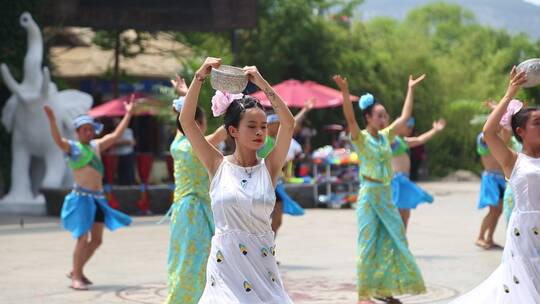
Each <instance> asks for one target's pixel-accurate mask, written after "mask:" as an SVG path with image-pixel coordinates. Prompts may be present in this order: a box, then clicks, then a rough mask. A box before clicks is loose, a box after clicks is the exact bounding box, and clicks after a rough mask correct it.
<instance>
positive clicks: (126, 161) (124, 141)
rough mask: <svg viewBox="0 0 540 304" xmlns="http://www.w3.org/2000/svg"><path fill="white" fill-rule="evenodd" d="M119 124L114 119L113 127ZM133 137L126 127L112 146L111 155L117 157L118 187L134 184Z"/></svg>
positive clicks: (131, 131) (117, 120)
mask: <svg viewBox="0 0 540 304" xmlns="http://www.w3.org/2000/svg"><path fill="white" fill-rule="evenodd" d="M119 123H120V120H119V119H115V125H118V124H119ZM135 145H136V141H135V137H134V136H133V130H132V129H130V128H129V127H127V128H126V129H125V130H124V132H123V133H122V135H120V138H119V139H118V141H117V142H116V143H115V145H114V149H113V150H112V151H111V153H113V154H115V155H117V156H118V170H117V174H118V175H117V177H118V180H117V183H118V185H134V184H135V183H136V182H135V149H134V148H135Z"/></svg>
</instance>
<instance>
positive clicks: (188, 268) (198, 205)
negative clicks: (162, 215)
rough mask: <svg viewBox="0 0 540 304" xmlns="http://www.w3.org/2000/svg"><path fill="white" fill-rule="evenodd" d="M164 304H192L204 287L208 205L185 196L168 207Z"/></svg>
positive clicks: (211, 231)
mask: <svg viewBox="0 0 540 304" xmlns="http://www.w3.org/2000/svg"><path fill="white" fill-rule="evenodd" d="M169 212H170V213H171V223H170V229H171V234H170V241H169V258H168V263H167V264H168V274H169V275H168V276H169V278H168V287H169V293H168V296H167V299H166V300H165V303H168V304H176V303H182V304H196V303H198V302H199V298H200V297H201V295H202V293H203V291H204V287H205V285H206V264H207V261H208V255H209V254H210V248H211V241H212V236H213V235H214V218H213V215H212V210H211V207H210V202H209V201H207V200H204V199H201V198H199V197H197V196H195V195H187V196H184V197H182V198H181V199H180V201H178V202H175V203H173V204H172V206H171V208H170V210H169Z"/></svg>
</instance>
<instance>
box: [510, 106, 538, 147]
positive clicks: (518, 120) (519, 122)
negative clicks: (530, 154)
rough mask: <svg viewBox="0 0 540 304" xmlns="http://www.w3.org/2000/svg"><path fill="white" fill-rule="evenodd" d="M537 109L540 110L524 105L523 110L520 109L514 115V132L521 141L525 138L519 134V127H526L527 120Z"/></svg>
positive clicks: (512, 122) (512, 124) (512, 123)
mask: <svg viewBox="0 0 540 304" xmlns="http://www.w3.org/2000/svg"><path fill="white" fill-rule="evenodd" d="M535 111H538V108H529V107H524V108H521V110H519V111H518V112H517V113H516V114H514V115H512V120H511V122H510V124H511V126H512V132H513V133H514V136H515V137H516V139H517V140H518V141H519V142H520V143H523V138H521V136H519V135H518V134H517V128H524V127H525V125H526V124H527V121H528V120H529V118H530V117H531V114H532V113H533V112H535Z"/></svg>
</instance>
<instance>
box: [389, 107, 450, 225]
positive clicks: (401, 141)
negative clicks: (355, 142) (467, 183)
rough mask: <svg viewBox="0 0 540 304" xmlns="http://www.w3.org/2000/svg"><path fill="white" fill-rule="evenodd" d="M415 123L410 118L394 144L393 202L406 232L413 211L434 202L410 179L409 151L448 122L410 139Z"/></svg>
mask: <svg viewBox="0 0 540 304" xmlns="http://www.w3.org/2000/svg"><path fill="white" fill-rule="evenodd" d="M414 123H415V121H414V118H412V117H411V118H409V120H408V121H407V124H406V126H404V127H402V128H399V129H398V130H397V136H396V138H395V139H394V141H393V142H392V169H393V170H394V178H393V179H392V201H393V202H394V204H395V205H396V207H398V209H399V214H400V215H401V219H402V220H403V224H404V225H405V230H407V226H408V224H409V219H410V217H411V209H415V208H416V206H418V205H419V204H421V203H432V202H433V197H432V196H431V195H430V194H429V193H427V192H425V191H424V190H422V189H421V188H420V187H418V186H417V185H416V184H415V183H413V182H412V181H411V180H410V179H409V173H410V170H411V157H410V155H409V149H410V148H414V147H416V146H420V145H423V144H425V143H426V142H428V141H429V140H430V139H431V138H433V136H435V135H436V134H437V133H439V132H441V131H442V130H443V129H444V128H445V126H446V121H444V120H443V119H439V120H437V121H434V122H433V128H432V129H431V130H429V131H427V132H425V133H423V134H421V135H420V136H417V137H410V135H411V134H412V129H413V127H414Z"/></svg>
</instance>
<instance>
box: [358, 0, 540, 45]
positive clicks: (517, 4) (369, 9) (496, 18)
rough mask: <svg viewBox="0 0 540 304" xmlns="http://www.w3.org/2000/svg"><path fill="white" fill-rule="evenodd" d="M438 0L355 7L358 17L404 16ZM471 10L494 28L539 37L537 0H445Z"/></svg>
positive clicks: (389, 0)
mask: <svg viewBox="0 0 540 304" xmlns="http://www.w3.org/2000/svg"><path fill="white" fill-rule="evenodd" d="M433 2H440V0H365V1H364V3H363V4H362V5H361V6H360V7H359V9H358V15H359V16H360V17H361V18H362V19H371V18H373V17H376V16H389V17H394V18H398V19H402V18H404V17H405V16H406V15H407V13H408V12H409V11H410V10H412V9H414V8H417V7H418V6H423V5H426V4H428V3H433ZM445 2H448V3H456V4H459V5H461V6H463V7H464V8H466V9H468V10H470V11H472V12H473V13H474V14H475V16H476V19H477V20H478V21H479V22H480V23H482V24H485V25H489V26H492V27H494V28H502V29H506V30H508V31H509V32H512V33H518V32H524V33H527V34H528V35H529V37H531V38H534V39H539V38H540V0H446V1H445Z"/></svg>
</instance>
